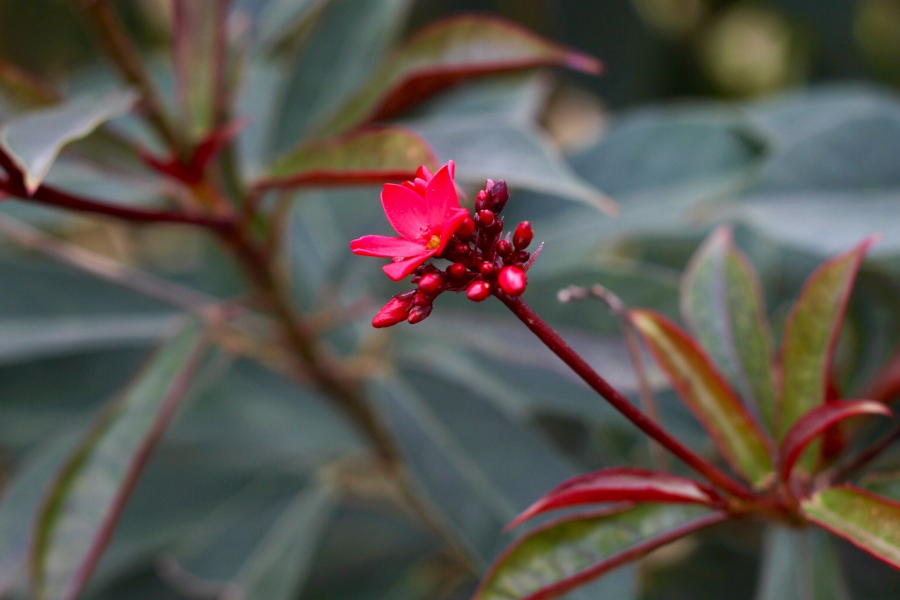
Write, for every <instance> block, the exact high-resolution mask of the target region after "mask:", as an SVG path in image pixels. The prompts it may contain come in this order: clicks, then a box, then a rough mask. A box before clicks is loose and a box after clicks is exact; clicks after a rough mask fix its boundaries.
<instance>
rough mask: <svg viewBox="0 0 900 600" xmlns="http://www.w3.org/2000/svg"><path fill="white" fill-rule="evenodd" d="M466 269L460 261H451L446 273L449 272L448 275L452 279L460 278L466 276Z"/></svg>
mask: <svg viewBox="0 0 900 600" xmlns="http://www.w3.org/2000/svg"><path fill="white" fill-rule="evenodd" d="M467 272H468V269H466V265H464V264H462V263H453V264H452V265H450V268H448V269H447V273H449V274H450V277H453V278H454V279H462V278H463V277H465V276H466V273H467Z"/></svg>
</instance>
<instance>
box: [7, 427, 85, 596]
mask: <svg viewBox="0 0 900 600" xmlns="http://www.w3.org/2000/svg"><path fill="white" fill-rule="evenodd" d="M75 441H76V438H75V437H74V436H71V435H66V436H62V437H60V438H57V439H55V440H53V441H52V442H50V443H49V444H47V445H46V446H44V447H42V448H39V449H37V450H35V451H34V452H33V453H31V454H30V455H29V456H28V457H26V459H25V461H24V464H21V465H20V466H19V468H18V469H17V471H16V473H15V474H14V475H13V477H12V479H11V480H10V481H9V482H7V483H6V484H5V487H4V490H3V496H2V498H0V595H4V594H6V593H7V592H9V590H10V588H11V587H12V586H13V585H15V583H16V581H17V579H18V575H19V574H20V572H21V571H22V570H23V568H24V567H25V561H26V559H27V558H28V546H29V543H30V542H31V531H32V528H33V527H34V523H35V521H36V519H37V514H38V508H39V507H40V504H41V499H42V498H43V497H44V494H45V493H46V491H47V488H48V487H49V486H50V483H51V482H52V481H53V478H54V476H55V475H56V472H57V470H58V469H59V467H60V465H61V464H62V463H63V461H64V460H65V458H66V456H68V454H69V452H70V451H71V450H72V448H73V447H74V446H75Z"/></svg>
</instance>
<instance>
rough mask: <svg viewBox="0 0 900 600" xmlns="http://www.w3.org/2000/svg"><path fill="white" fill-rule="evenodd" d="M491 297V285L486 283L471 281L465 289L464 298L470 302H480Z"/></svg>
mask: <svg viewBox="0 0 900 600" xmlns="http://www.w3.org/2000/svg"><path fill="white" fill-rule="evenodd" d="M490 295H491V285H490V284H489V283H488V282H486V281H481V280H477V281H473V282H472V283H470V284H469V287H468V289H466V298H468V299H469V300H471V301H472V302H482V301H484V300H487V298H488V296H490Z"/></svg>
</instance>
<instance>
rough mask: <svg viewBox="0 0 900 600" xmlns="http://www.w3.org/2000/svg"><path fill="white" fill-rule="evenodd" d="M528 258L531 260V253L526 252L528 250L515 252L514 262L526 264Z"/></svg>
mask: <svg viewBox="0 0 900 600" xmlns="http://www.w3.org/2000/svg"><path fill="white" fill-rule="evenodd" d="M529 258H531V253H530V252H528V250H519V251H518V252H516V256H515V260H514V262H517V263H526V262H528V259H529Z"/></svg>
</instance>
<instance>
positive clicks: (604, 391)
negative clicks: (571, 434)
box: [497, 294, 757, 500]
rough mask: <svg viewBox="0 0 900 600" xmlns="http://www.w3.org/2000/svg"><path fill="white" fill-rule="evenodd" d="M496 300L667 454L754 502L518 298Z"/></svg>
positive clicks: (747, 491) (716, 483)
mask: <svg viewBox="0 0 900 600" xmlns="http://www.w3.org/2000/svg"><path fill="white" fill-rule="evenodd" d="M497 297H498V298H499V299H500V301H501V302H503V303H504V304H505V305H506V306H507V308H509V310H511V311H512V313H513V314H514V315H516V316H517V317H518V318H519V320H520V321H522V322H523V323H524V324H525V326H526V327H528V329H530V330H531V332H532V333H534V334H535V335H536V336H537V337H538V338H539V339H540V340H541V341H542V342H544V344H545V345H546V346H547V347H548V348H549V349H550V350H552V351H553V353H554V354H556V355H557V356H558V357H559V358H560V359H562V361H563V362H564V363H566V364H567V365H568V366H569V368H571V369H572V370H573V371H574V372H575V373H576V374H577V375H578V376H579V377H581V378H582V379H583V380H584V382H585V383H587V384H588V385H589V386H590V387H591V388H592V389H593V390H594V391H595V392H597V393H598V394H600V396H602V397H603V398H604V399H605V400H606V401H607V402H609V403H610V404H611V405H612V407H613V408H615V409H616V410H618V411H619V412H620V413H621V414H622V415H623V416H624V417H625V418H626V419H628V420H629V421H631V422H632V423H633V424H634V425H635V426H636V427H637V428H638V429H640V430H641V431H643V432H644V433H646V434H647V435H648V436H650V437H651V438H653V439H654V440H656V441H657V442H659V444H660V445H661V446H662V447H664V448H665V449H666V450H668V451H669V452H671V453H672V454H674V455H675V456H676V457H678V458H679V459H681V460H682V461H684V463H685V464H687V465H688V466H690V467H691V468H692V469H694V470H695V471H697V472H698V473H700V474H701V475H703V476H704V477H706V478H707V479H709V480H710V481H711V482H712V483H714V484H715V485H717V486H719V487H720V488H722V489H723V490H725V491H727V492H728V493H730V494H733V495H735V496H738V497H740V498H746V499H754V500H755V499H757V497H756V495H755V494H754V493H753V492H752V491H751V490H749V489H747V488H746V487H744V486H743V485H742V484H741V483H739V482H738V481H736V480H735V479H733V478H732V477H731V476H729V475H728V474H726V473H725V472H724V471H722V470H720V469H719V468H718V467H716V466H715V465H713V464H712V463H711V462H709V461H707V460H706V459H705V458H703V457H702V456H700V455H699V454H697V453H696V452H694V451H693V450H691V449H690V448H688V447H687V446H685V445H684V444H682V443H681V442H680V441H678V440H677V439H676V438H675V437H673V436H672V435H671V434H670V433H669V432H667V431H666V430H665V429H663V428H662V427H661V426H660V425H658V424H657V423H655V422H654V421H653V420H652V419H650V418H649V417H648V416H647V415H645V414H644V413H642V412H641V411H640V409H638V408H637V407H636V406H634V405H633V404H632V403H631V402H629V400H628V398H626V397H625V396H624V395H622V393H621V392H619V391H618V390H617V389H616V388H614V387H613V386H612V385H610V384H609V382H608V381H606V380H605V379H604V378H603V377H601V376H600V374H599V373H597V372H596V371H595V370H594V369H593V368H592V367H591V366H590V365H589V364H588V363H587V362H586V361H585V360H584V359H583V358H581V356H579V355H578V353H577V352H575V351H574V350H573V349H572V348H571V347H570V346H569V345H568V344H567V343H566V342H565V340H563V339H562V338H561V337H560V336H559V334H558V333H556V332H555V331H553V329H552V328H551V327H550V326H549V325H547V323H545V322H544V320H543V319H541V318H540V317H539V316H538V315H537V313H535V312H534V311H533V310H532V309H531V307H530V306H528V305H527V304H526V303H525V301H524V300H522V299H521V298H512V297H509V296H507V295H505V294H498V295H497Z"/></svg>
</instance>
